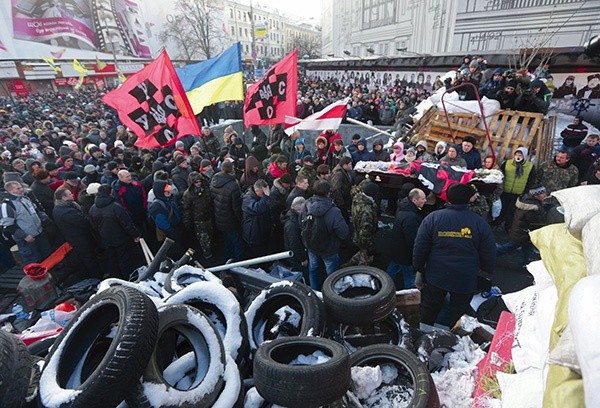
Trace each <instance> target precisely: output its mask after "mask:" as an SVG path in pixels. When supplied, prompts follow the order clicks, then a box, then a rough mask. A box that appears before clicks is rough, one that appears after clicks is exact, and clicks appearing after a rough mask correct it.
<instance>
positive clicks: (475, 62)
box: [469, 61, 479, 68]
mask: <svg viewBox="0 0 600 408" xmlns="http://www.w3.org/2000/svg"><path fill="white" fill-rule="evenodd" d="M469 67H470V68H479V62H477V61H471V63H470V64H469Z"/></svg>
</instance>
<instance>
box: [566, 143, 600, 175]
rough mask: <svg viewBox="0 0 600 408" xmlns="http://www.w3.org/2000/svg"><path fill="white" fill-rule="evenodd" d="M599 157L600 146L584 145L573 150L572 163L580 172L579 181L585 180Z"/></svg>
mask: <svg viewBox="0 0 600 408" xmlns="http://www.w3.org/2000/svg"><path fill="white" fill-rule="evenodd" d="M598 156H600V145H596V146H588V145H587V144H582V145H579V146H577V147H576V148H575V149H573V153H572V155H571V161H572V163H573V164H574V165H575V166H576V167H577V170H578V171H579V180H583V179H584V178H585V176H586V175H587V174H588V172H589V170H590V168H591V167H592V165H593V164H594V162H595V161H596V160H597V159H598Z"/></svg>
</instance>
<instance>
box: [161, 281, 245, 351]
mask: <svg viewBox="0 0 600 408" xmlns="http://www.w3.org/2000/svg"><path fill="white" fill-rule="evenodd" d="M165 304H167V305H176V304H186V305H189V306H192V307H195V308H196V309H198V310H200V311H201V312H202V313H204V314H205V315H207V316H208V318H209V319H210V320H211V321H212V322H213V323H214V324H215V326H216V327H217V330H218V332H219V335H220V336H221V339H222V340H223V345H224V347H225V353H227V354H228V355H230V356H231V357H232V358H233V359H234V360H236V361H237V362H239V361H241V359H242V358H243V357H245V356H246V354H247V353H248V338H247V333H248V325H247V324H246V317H245V316H244V313H243V310H242V308H241V306H240V303H239V302H238V301H237V298H236V297H235V295H234V294H233V293H231V291H230V290H229V289H227V288H225V287H224V286H223V285H221V284H220V283H216V282H196V283H192V284H191V285H189V286H187V287H185V288H183V289H182V290H180V291H179V292H177V293H174V294H173V295H171V296H169V297H168V298H167V299H166V300H165Z"/></svg>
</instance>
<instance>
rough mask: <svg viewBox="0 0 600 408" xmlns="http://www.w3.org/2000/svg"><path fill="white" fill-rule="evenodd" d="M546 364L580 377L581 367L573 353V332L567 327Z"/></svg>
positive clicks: (575, 353) (575, 354)
mask: <svg viewBox="0 0 600 408" xmlns="http://www.w3.org/2000/svg"><path fill="white" fill-rule="evenodd" d="M548 364H555V365H559V366H563V367H567V368H568V369H570V370H573V371H575V372H576V373H577V374H579V375H581V366H580V364H579V360H578V358H577V352H576V351H575V342H574V341H573V332H572V331H571V328H570V327H567V328H566V329H565V330H564V331H563V334H562V336H560V340H559V341H558V344H557V345H556V347H554V350H552V353H550V355H549V356H548Z"/></svg>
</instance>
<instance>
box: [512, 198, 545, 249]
mask: <svg viewBox="0 0 600 408" xmlns="http://www.w3.org/2000/svg"><path fill="white" fill-rule="evenodd" d="M515 207H516V209H515V216H514V218H513V222H512V225H511V227H510V232H509V236H510V240H511V241H512V242H514V243H515V244H517V245H525V244H528V243H530V242H531V240H530V239H529V231H534V230H536V229H538V228H541V227H543V226H545V225H547V224H548V222H547V218H548V209H549V208H546V207H545V206H544V204H543V203H542V202H541V201H540V200H538V199H536V198H535V197H532V196H531V195H529V194H524V195H522V196H521V197H519V198H518V199H517V202H516V204H515Z"/></svg>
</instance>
